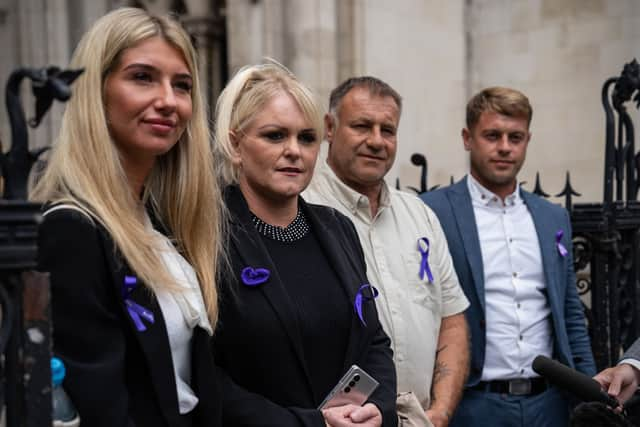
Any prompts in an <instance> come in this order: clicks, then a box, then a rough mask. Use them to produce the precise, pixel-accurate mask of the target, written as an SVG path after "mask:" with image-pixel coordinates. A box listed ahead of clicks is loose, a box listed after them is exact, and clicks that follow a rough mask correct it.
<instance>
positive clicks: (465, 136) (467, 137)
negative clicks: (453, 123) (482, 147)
mask: <svg viewBox="0 0 640 427" xmlns="http://www.w3.org/2000/svg"><path fill="white" fill-rule="evenodd" d="M462 143H463V144H464V149H465V150H466V151H471V131H469V129H467V128H463V129H462Z"/></svg>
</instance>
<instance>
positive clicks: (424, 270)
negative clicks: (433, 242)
mask: <svg viewBox="0 0 640 427" xmlns="http://www.w3.org/2000/svg"><path fill="white" fill-rule="evenodd" d="M418 250H419V251H420V255H422V260H421V261H420V273H419V275H420V280H424V276H425V275H426V276H427V279H428V280H429V283H433V274H432V273H431V267H429V239H427V238H426V237H421V238H419V239H418Z"/></svg>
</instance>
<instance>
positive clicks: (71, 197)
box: [31, 8, 223, 326]
mask: <svg viewBox="0 0 640 427" xmlns="http://www.w3.org/2000/svg"><path fill="white" fill-rule="evenodd" d="M150 37H161V38H162V39H163V40H165V41H167V42H168V43H169V44H171V45H172V46H174V47H176V48H177V49H178V50H180V51H181V52H182V54H183V56H184V60H185V62H186V64H187V66H188V68H189V71H190V72H191V76H192V79H193V88H192V95H191V98H192V109H193V113H192V118H191V120H190V122H189V123H188V125H187V128H186V130H185V132H184V134H183V135H182V136H181V137H180V140H179V141H178V143H177V144H176V145H175V146H174V147H173V148H172V149H171V150H170V151H169V152H167V153H166V154H164V155H162V156H160V157H158V158H157V159H156V162H155V164H154V166H153V169H152V171H151V173H150V175H149V177H148V178H147V180H146V182H145V187H144V194H143V200H142V202H143V203H146V204H147V205H149V206H151V209H152V210H153V214H154V216H155V217H156V218H158V220H159V221H160V222H161V223H162V224H163V226H164V227H166V228H167V230H168V231H169V233H170V238H171V239H172V240H173V241H174V243H175V244H176V246H177V248H178V250H179V251H180V252H181V253H182V254H183V256H184V257H185V258H186V259H187V261H189V263H190V264H191V265H192V266H193V268H194V269H195V271H196V274H197V277H198V280H199V282H200V287H201V289H202V294H203V297H204V301H205V305H206V308H207V312H208V315H209V318H210V321H211V323H212V326H215V322H216V319H217V312H218V309H217V291H216V273H217V265H218V261H219V256H220V255H221V253H222V250H221V246H222V244H221V240H222V236H221V234H222V232H221V226H222V223H223V221H222V218H221V216H222V206H221V203H222V202H221V200H222V199H221V195H220V191H219V188H218V185H217V182H216V179H215V175H214V170H213V158H212V153H211V146H210V132H209V129H208V126H207V121H206V107H205V104H204V100H203V98H202V95H201V93H200V80H199V78H198V71H197V70H198V68H197V64H196V53H195V51H194V48H193V46H192V45H191V42H190V39H189V36H188V34H187V33H186V32H185V31H184V30H183V29H182V28H181V27H180V25H179V24H178V23H177V22H176V21H174V20H173V19H171V18H168V17H158V16H152V15H150V14H149V13H147V12H146V11H144V10H142V9H136V8H121V9H117V10H114V11H112V12H110V13H108V14H107V15H105V16H103V17H102V18H100V19H99V20H98V21H97V22H96V23H95V24H94V25H93V27H91V29H90V30H89V31H88V32H87V33H86V34H85V35H84V36H83V37H82V40H81V41H80V43H79V45H78V47H77V49H76V51H75V53H74V55H73V58H72V61H71V67H72V68H84V73H83V74H82V75H81V76H80V77H79V78H78V80H77V82H76V83H74V85H73V96H72V97H71V100H70V101H69V103H68V104H67V105H66V110H65V112H64V116H63V118H62V125H61V129H60V135H59V138H58V140H57V142H56V144H54V147H53V151H52V154H51V156H50V160H49V163H48V166H47V168H46V170H45V171H44V173H43V175H42V176H41V177H40V178H39V180H38V183H37V184H36V186H35V188H34V189H33V191H32V193H31V198H32V199H33V200H37V201H41V202H44V201H49V202H51V203H60V202H62V203H72V204H74V205H76V206H77V207H79V208H80V209H82V210H83V211H85V212H86V213H87V214H89V215H90V216H91V217H92V218H93V219H95V220H97V221H98V222H99V223H101V224H102V225H103V226H104V227H105V228H106V229H107V230H108V232H109V233H110V234H111V237H112V238H113V240H114V241H115V243H116V245H117V247H118V249H119V250H120V252H121V253H122V255H123V256H124V258H125V259H126V261H127V262H128V264H129V266H130V267H131V268H132V269H133V270H134V271H135V273H136V274H137V275H138V277H139V278H141V279H142V280H143V281H144V283H146V284H147V285H148V286H149V287H150V288H152V289H154V290H159V289H169V290H175V286H174V285H175V283H173V281H172V279H171V277H170V276H169V274H168V272H167V269H166V267H164V265H163V264H162V261H161V260H160V258H159V257H158V255H157V252H156V246H154V240H155V239H154V237H153V233H151V232H150V231H149V230H148V229H147V227H146V226H145V221H144V217H143V215H139V214H137V213H138V212H140V205H141V201H140V200H137V199H136V197H134V195H133V194H132V192H131V191H130V190H129V189H130V185H129V181H128V179H127V176H126V174H125V172H124V169H123V167H122V164H121V161H120V157H119V153H118V150H117V148H116V145H115V144H114V142H113V140H112V138H111V136H110V134H109V129H108V125H107V121H106V112H105V103H104V93H103V89H104V82H105V78H106V76H107V75H108V74H109V72H110V71H111V70H112V69H113V68H115V67H116V65H117V63H118V60H119V58H120V56H121V55H122V52H123V51H124V50H125V49H127V48H130V47H132V46H134V45H136V44H137V43H139V42H141V41H143V40H145V39H148V38H150Z"/></svg>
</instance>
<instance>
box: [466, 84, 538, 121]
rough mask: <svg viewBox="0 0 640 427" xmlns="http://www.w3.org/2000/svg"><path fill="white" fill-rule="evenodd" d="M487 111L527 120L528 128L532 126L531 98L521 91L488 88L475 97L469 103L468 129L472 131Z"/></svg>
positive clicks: (505, 88) (496, 87)
mask: <svg viewBox="0 0 640 427" xmlns="http://www.w3.org/2000/svg"><path fill="white" fill-rule="evenodd" d="M485 111H492V112H494V113H498V114H502V115H505V116H508V117H516V118H523V119H527V127H528V126H529V125H530V124H531V118H532V116H533V109H532V108H531V104H530V103H529V98H527V97H526V96H525V94H523V93H522V92H520V91H517V90H515V89H510V88H507V87H499V86H495V87H488V88H486V89H483V90H482V91H480V92H479V93H477V94H476V95H474V96H473V98H471V99H470V100H469V103H467V129H469V130H471V128H473V127H474V126H475V125H476V124H478V120H480V115H482V113H484V112H485Z"/></svg>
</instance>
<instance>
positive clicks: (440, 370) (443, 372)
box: [432, 361, 451, 385]
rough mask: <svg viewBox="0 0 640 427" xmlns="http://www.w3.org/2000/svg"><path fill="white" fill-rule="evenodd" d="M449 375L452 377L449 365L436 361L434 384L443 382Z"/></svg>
mask: <svg viewBox="0 0 640 427" xmlns="http://www.w3.org/2000/svg"><path fill="white" fill-rule="evenodd" d="M449 375H451V369H450V368H449V367H448V366H447V364H446V363H444V362H440V361H436V367H435V369H434V370H433V383H432V384H433V385H435V384H436V383H438V382H439V381H440V380H442V379H443V378H445V377H448V376H449Z"/></svg>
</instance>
